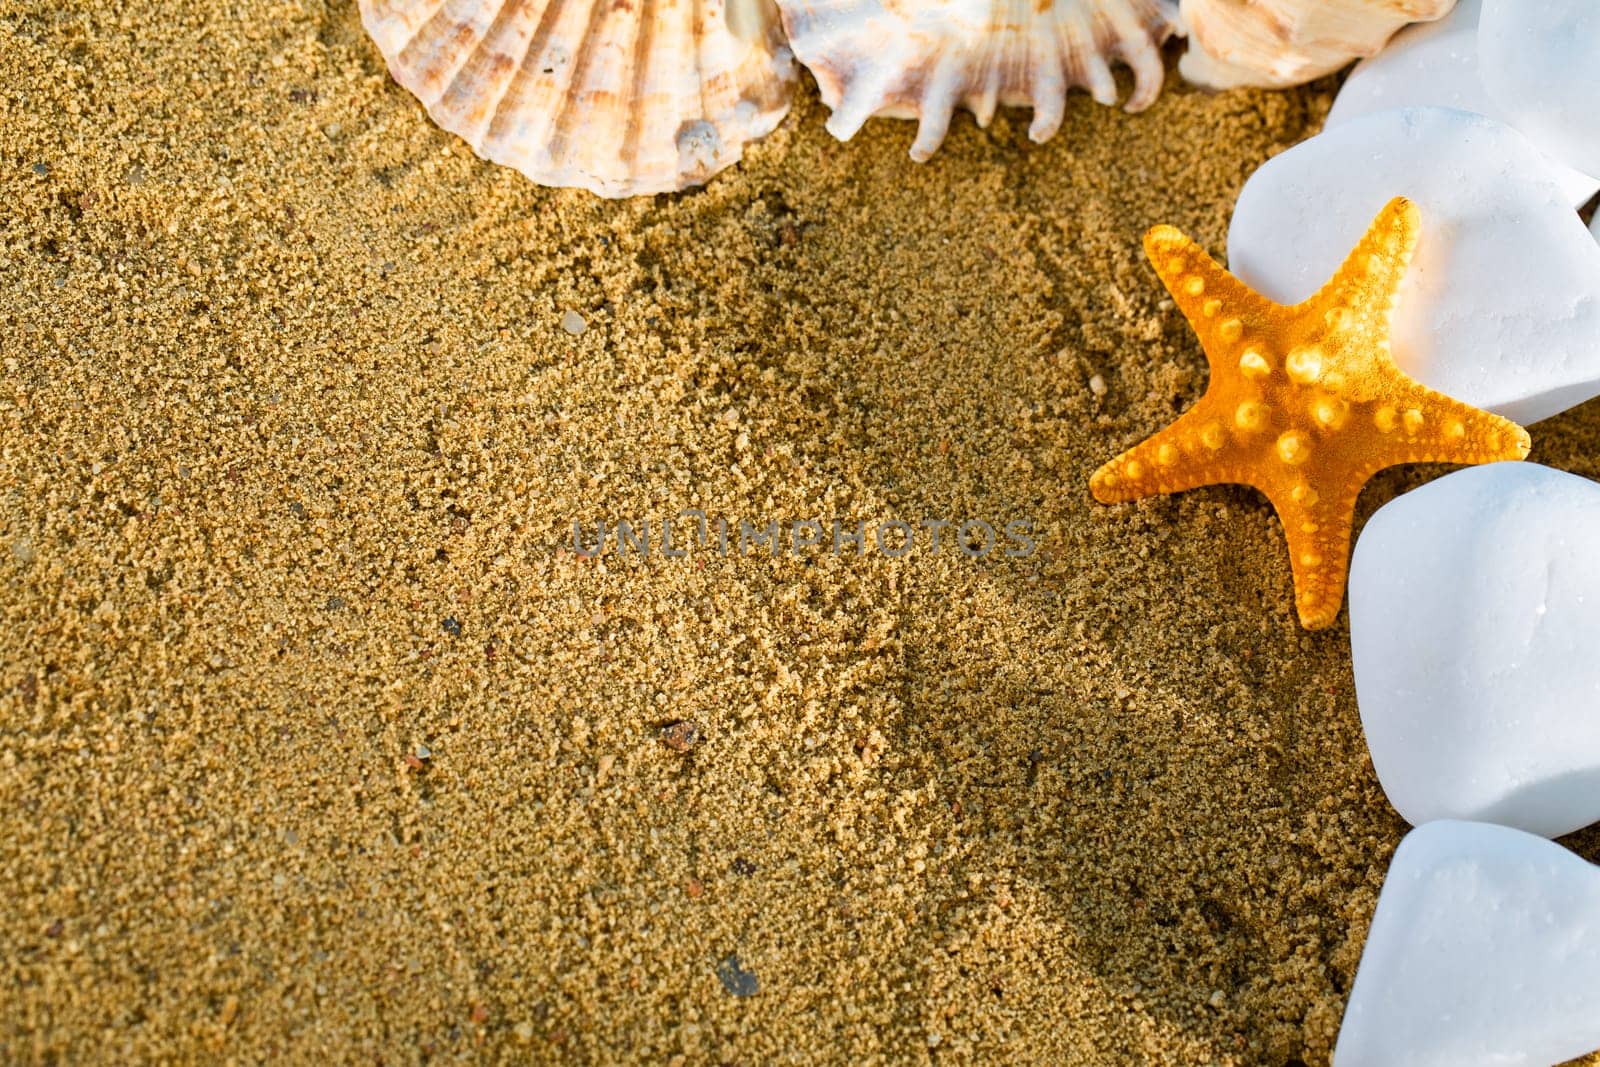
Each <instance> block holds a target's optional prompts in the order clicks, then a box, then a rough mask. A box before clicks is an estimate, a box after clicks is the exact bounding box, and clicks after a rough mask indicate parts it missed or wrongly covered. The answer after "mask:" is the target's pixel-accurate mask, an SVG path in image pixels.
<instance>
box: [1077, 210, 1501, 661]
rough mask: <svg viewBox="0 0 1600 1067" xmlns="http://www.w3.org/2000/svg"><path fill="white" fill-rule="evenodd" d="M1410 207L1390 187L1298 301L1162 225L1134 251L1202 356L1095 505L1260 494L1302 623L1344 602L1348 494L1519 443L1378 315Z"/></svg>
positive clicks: (1394, 276)
mask: <svg viewBox="0 0 1600 1067" xmlns="http://www.w3.org/2000/svg"><path fill="white" fill-rule="evenodd" d="M1418 229H1419V220H1418V213H1417V208H1416V205H1414V204H1412V203H1411V201H1409V200H1406V199H1404V198H1396V199H1394V200H1391V201H1390V202H1389V204H1388V206H1386V207H1385V208H1384V209H1383V211H1382V212H1381V213H1380V214H1379V215H1378V217H1377V219H1375V220H1374V221H1373V223H1372V226H1371V228H1370V229H1369V230H1368V231H1367V233H1366V236H1365V237H1363V238H1362V239H1361V243H1360V244H1358V245H1357V246H1356V248H1355V251H1353V252H1351V253H1350V257H1349V258H1348V259H1346V260H1345V262H1344V265H1343V266H1341V267H1340V268H1339V270H1338V273H1336V274H1334V276H1333V278H1332V279H1330V280H1329V281H1328V283H1327V284H1326V285H1324V286H1323V287H1322V289H1321V290H1319V291H1318V292H1317V294H1316V295H1315V296H1313V297H1311V299H1309V300H1307V301H1305V302H1304V303H1301V304H1295V305H1294V306H1292V307H1286V306H1284V305H1282V304H1276V303H1274V302H1272V301H1271V300H1268V299H1267V298H1266V297H1264V296H1262V295H1261V294H1259V293H1257V292H1255V291H1254V290H1252V289H1250V288H1249V287H1248V286H1247V285H1245V284H1244V283H1243V282H1241V281H1240V280H1239V279H1237V278H1235V277H1234V276H1233V275H1232V274H1229V273H1228V272H1227V271H1226V270H1224V269H1223V268H1222V267H1221V266H1219V265H1218V264H1217V262H1216V261H1215V260H1213V259H1212V258H1211V257H1210V256H1208V255H1207V254H1206V253H1205V251H1204V250H1203V249H1202V248H1200V246H1199V245H1197V244H1195V243H1194V242H1193V241H1191V240H1190V239H1189V238H1187V237H1185V236H1184V235H1183V234H1182V233H1179V232H1178V231H1177V230H1175V229H1173V228H1172V227H1171V226H1157V227H1155V228H1154V229H1152V230H1151V231H1150V232H1149V233H1148V234H1146V235H1145V239H1144V247H1145V252H1146V254H1147V255H1149V257H1150V261H1151V262H1152V263H1153V264H1154V265H1155V268H1156V273H1157V274H1159V275H1160V276H1161V280H1162V282H1163V283H1165V285H1166V287H1167V289H1168V290H1169V291H1170V292H1171V293H1172V298H1173V300H1174V301H1176V302H1177V306H1178V308H1179V309H1180V310H1181V311H1182V312H1183V314H1184V316H1185V317H1186V318H1187V319H1188V320H1189V322H1190V323H1191V324H1192V325H1193V326H1194V330H1195V333H1197V334H1198V335H1199V337H1200V344H1201V346H1202V347H1203V348H1204V349H1205V353H1206V360H1207V362H1209V363H1210V365H1211V382H1210V384H1209V385H1208V386H1207V388H1206V392H1205V395H1204V396H1202V397H1201V398H1200V402H1199V403H1197V404H1196V405H1195V406H1194V407H1193V408H1191V409H1190V410H1189V411H1187V412H1185V413H1184V414H1183V415H1182V416H1181V417H1180V418H1179V419H1178V421H1177V422H1175V423H1173V424H1172V425H1171V426H1169V427H1167V428H1166V429H1165V430H1162V431H1161V432H1160V433H1158V434H1156V435H1155V436H1154V437H1151V438H1150V439H1149V440H1147V441H1145V442H1144V443H1142V444H1140V445H1138V446H1136V447H1135V448H1132V449H1130V450H1129V451H1127V452H1124V453H1123V454H1122V455H1120V456H1118V457H1117V458H1116V459H1114V460H1112V461H1111V462H1110V463H1107V464H1106V465H1105V466H1103V467H1101V468H1100V469H1099V470H1098V471H1096V472H1095V474H1094V476H1093V477H1092V478H1090V480H1089V486H1090V489H1091V490H1092V491H1093V492H1094V495H1095V498H1096V499H1097V500H1099V501H1101V502H1102V503H1105V504H1114V503H1120V502H1122V501H1127V500H1137V499H1139V498H1140V497H1145V496H1151V495H1154V494H1157V493H1177V492H1181V491H1183V490H1185V489H1193V488H1196V487H1198V486H1202V485H1217V484H1219V483H1224V482H1229V483H1237V484H1243V485H1250V486H1254V487H1255V488H1257V489H1259V490H1261V491H1262V492H1263V493H1265V494H1266V495H1267V499H1268V500H1270V501H1271V502H1272V506H1273V508H1274V509H1276V510H1277V513H1278V518H1279V519H1280V520H1281V521H1282V522H1283V530H1284V534H1285V536H1286V537H1287V538H1288V542H1289V554H1290V565H1291V567H1292V569H1293V571H1294V584H1295V606H1296V608H1297V609H1298V611H1299V615H1300V622H1301V624H1302V625H1303V626H1305V627H1306V628H1307V629H1310V630H1315V629H1320V628H1322V627H1324V626H1327V625H1329V624H1330V623H1332V622H1333V620H1334V619H1335V618H1336V617H1337V616H1338V614H1339V605H1340V604H1341V603H1342V602H1343V600H1344V586H1345V579H1346V576H1347V574H1348V572H1349V566H1350V527H1351V524H1352V522H1353V521H1354V519H1355V504H1356V497H1357V496H1358V495H1359V494H1360V492H1361V487H1362V486H1363V485H1364V484H1366V482H1367V480H1368V479H1369V478H1371V477H1372V475H1374V474H1375V473H1377V472H1378V471H1380V470H1382V469H1383V468H1385V467H1390V466H1394V465H1395V464H1399V463H1490V462H1494V461H1497V460H1507V459H1522V458H1523V457H1524V456H1526V455H1527V454H1528V447H1529V440H1528V434H1527V431H1525V430H1523V429H1522V427H1520V426H1518V425H1517V424H1516V423H1514V422H1511V421H1510V420H1508V419H1502V418H1500V417H1499V416H1497V415H1491V414H1489V413H1488V412H1486V411H1480V410H1478V409H1477V408H1474V407H1471V406H1469V405H1467V404H1463V403H1461V402H1460V401H1457V400H1452V399H1451V398H1450V397H1447V396H1444V395H1443V394H1441V393H1436V392H1434V391H1433V390H1431V389H1429V388H1427V387H1426V386H1424V385H1422V384H1420V383H1418V382H1416V381H1413V380H1412V379H1410V378H1408V377H1406V375H1405V374H1404V373H1402V372H1401V371H1400V369H1399V368H1398V367H1396V366H1395V364H1394V361H1393V360H1392V359H1391V358H1390V354H1389V320H1390V317H1391V316H1392V314H1393V311H1394V307H1395V303H1396V301H1397V299H1398V295H1399V290H1400V282H1401V279H1402V278H1404V276H1405V271H1406V266H1407V264H1408V263H1409V262H1410V260H1411V253H1412V250H1413V248H1415V246H1416V241H1417V232H1418Z"/></svg>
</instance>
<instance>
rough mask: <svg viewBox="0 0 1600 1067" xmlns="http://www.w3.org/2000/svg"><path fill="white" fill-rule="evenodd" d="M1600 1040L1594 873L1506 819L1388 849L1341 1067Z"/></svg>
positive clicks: (1501, 1058)
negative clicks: (1388, 861)
mask: <svg viewBox="0 0 1600 1067" xmlns="http://www.w3.org/2000/svg"><path fill="white" fill-rule="evenodd" d="M1596 1048H1600V868H1596V867H1593V866H1591V865H1589V864H1588V863H1586V862H1584V861H1583V860H1582V859H1580V858H1579V857H1577V856H1575V855H1573V854H1572V853H1571V852H1568V851H1567V850H1566V849H1564V848H1562V847H1561V846H1560V845H1556V844H1553V843H1551V842H1549V841H1546V840H1544V839H1543V838H1539V837H1534V836H1532V835H1530V834H1525V833H1522V832H1520V831H1517V830H1511V829H1507V828H1505V827H1503V826H1491V825H1487V824H1483V823H1469V822H1455V821H1444V822H1432V823H1428V824H1427V825H1426V826H1421V827H1418V828H1417V829H1415V830H1413V831H1412V832H1411V833H1410V834H1409V835H1408V836H1407V837H1406V839H1405V840H1404V841H1402V842H1401V843H1400V847H1399V849H1397V850H1396V852H1395V854H1394V860H1393V862H1392V863H1391V864H1390V865H1389V875H1388V878H1387V879H1386V880H1385V881H1384V884H1383V891H1382V893H1380V894H1379V896H1378V908H1377V911H1376V913H1375V914H1374V915H1373V918H1372V928H1371V930H1370V932H1369V933H1368V935H1367V944H1366V948H1365V950H1364V951H1363V952H1362V954H1361V965H1360V968H1359V969H1358V970H1357V972H1356V980H1355V984H1354V986H1353V987H1352V988H1351V990H1350V1002H1349V1005H1348V1006H1347V1007H1346V1008H1345V1013H1344V1024H1343V1026H1342V1027H1341V1029H1340V1031H1339V1042H1338V1045H1337V1046H1336V1048H1335V1050H1334V1054H1333V1062H1334V1067H1378V1065H1382V1067H1393V1065H1396V1064H1405V1065H1407V1067H1433V1065H1438V1067H1467V1065H1478V1064H1495V1065H1498V1067H1511V1065H1519V1064H1530V1065H1531V1064H1554V1063H1560V1062H1562V1061H1565V1060H1568V1059H1572V1058H1573V1057H1576V1056H1580V1055H1582V1054H1584V1053H1586V1052H1589V1051H1592V1050H1594V1049H1596Z"/></svg>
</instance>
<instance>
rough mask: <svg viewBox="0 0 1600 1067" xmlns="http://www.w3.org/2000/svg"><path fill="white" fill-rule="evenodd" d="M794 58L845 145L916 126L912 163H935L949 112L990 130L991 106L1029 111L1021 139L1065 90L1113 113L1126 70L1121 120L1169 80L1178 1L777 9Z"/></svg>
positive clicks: (1044, 135) (997, 1)
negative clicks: (1120, 67) (890, 125)
mask: <svg viewBox="0 0 1600 1067" xmlns="http://www.w3.org/2000/svg"><path fill="white" fill-rule="evenodd" d="M778 9H779V11H780V12H782V15H783V24H784V28H785V29H786V30H787V31H788V33H789V44H790V47H792V48H793V49H794V53H795V57H796V58H797V59H799V60H800V62H801V63H803V64H805V66H806V67H807V68H808V69H809V70H810V71H811V73H812V74H813V75H814V76H815V77H816V79H817V88H818V89H820V90H821V91H822V100H823V102H824V103H826V104H827V105H828V107H830V108H832V109H833V115H832V116H831V117H830V118H829V119H828V132H830V133H832V134H833V135H834V136H835V137H837V138H839V139H840V140H842V141H847V140H849V139H850V138H851V137H852V136H854V134H855V132H856V131H857V130H859V129H860V128H861V125H862V124H863V123H864V122H866V120H867V119H869V118H871V117H872V116H873V115H889V116H893V117H896V118H915V119H916V120H917V137H916V141H915V142H914V143H913V144H912V146H911V158H912V159H915V160H918V161H919V162H920V161H922V160H925V159H927V158H928V157H929V156H931V155H932V154H933V152H934V150H935V149H937V148H938V147H939V144H940V142H942V141H943V140H944V135H945V131H946V130H947V129H948V128H949V126H950V116H951V113H952V112H953V111H954V110H955V108H956V107H958V106H959V107H964V108H966V109H967V110H969V111H971V112H973V113H974V114H975V115H977V117H978V125H980V126H987V125H988V124H989V120H990V118H992V117H993V116H994V110H995V106H996V105H997V104H1006V105H1014V106H1029V107H1032V108H1033V123H1032V125H1031V126H1029V128H1028V136H1029V137H1031V138H1032V139H1033V140H1035V141H1046V140H1049V138H1050V137H1051V136H1053V135H1054V134H1055V132H1056V130H1057V129H1058V128H1059V127H1060V125H1061V118H1062V115H1063V113H1064V112H1065V109H1066V97H1067V90H1068V89H1070V88H1072V87H1074V86H1079V87H1082V88H1086V89H1088V90H1089V93H1090V94H1091V95H1092V96H1093V97H1094V98H1095V99H1096V100H1098V101H1100V102H1101V103H1102V104H1114V103H1116V101H1117V84H1116V79H1115V78H1114V77H1113V76H1112V74H1111V66H1110V64H1111V63H1112V62H1117V61H1119V62H1122V63H1124V64H1126V65H1127V66H1128V67H1130V68H1132V70H1133V76H1134V88H1133V93H1132V94H1131V95H1130V96H1129V97H1128V101H1127V105H1126V106H1127V108H1128V110H1129V111H1138V110H1140V109H1141V108H1145V107H1148V106H1149V105H1150V104H1151V103H1152V102H1153V101H1154V100H1155V98H1156V97H1157V96H1158V95H1159V94H1160V92H1161V82H1162V79H1163V77H1164V76H1165V74H1166V69H1165V65H1164V64H1163V62H1162V59H1161V43H1162V42H1163V41H1165V40H1166V39H1167V38H1168V37H1169V36H1171V35H1173V34H1174V33H1178V32H1180V24H1179V22H1178V5H1177V2H1176V0H778Z"/></svg>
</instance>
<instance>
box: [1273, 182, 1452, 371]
mask: <svg viewBox="0 0 1600 1067" xmlns="http://www.w3.org/2000/svg"><path fill="white" fill-rule="evenodd" d="M1421 230H1422V217H1421V213H1420V212H1418V210H1417V205H1416V204H1414V203H1412V202H1411V201H1410V200H1407V199H1406V198H1405V197H1403V196H1397V197H1395V198H1394V199H1393V200H1391V201H1389V202H1388V203H1387V204H1385V205H1384V207H1383V210H1382V211H1380V212H1378V215H1377V217H1376V218H1375V219H1373V220H1372V225H1370V226H1368V227H1367V232H1366V233H1365V234H1364V235H1363V236H1362V238H1361V242H1360V243H1359V244H1357V245H1356V247H1355V248H1354V249H1353V250H1351V252H1350V254H1349V255H1348V256H1346V257H1345V260H1344V263H1343V264H1342V265H1341V266H1340V267H1339V269H1338V270H1337V271H1336V272H1335V273H1334V275H1333V277H1332V278H1329V279H1328V281H1327V282H1326V283H1325V284H1324V285H1323V286H1322V288H1321V289H1319V290H1318V291H1317V293H1316V295H1315V296H1313V297H1312V298H1311V299H1309V300H1307V301H1305V303H1303V304H1301V305H1300V308H1302V309H1306V308H1315V309H1317V310H1319V311H1321V312H1322V313H1323V314H1324V315H1327V316H1331V317H1330V318H1329V320H1328V325H1329V326H1330V327H1338V326H1341V325H1342V326H1344V327H1346V328H1347V329H1349V330H1351V331H1352V332H1367V331H1372V334H1373V335H1374V336H1378V337H1381V338H1383V340H1382V341H1381V342H1380V343H1379V348H1380V350H1381V352H1382V354H1383V355H1384V356H1385V357H1387V356H1388V353H1389V344H1388V340H1387V338H1388V336H1389V323H1390V320H1391V319H1393V317H1394V309H1395V306H1396V305H1397V304H1398V303H1399V299H1400V284H1401V282H1402V281H1404V280H1405V275H1406V268H1407V267H1408V266H1410V264H1411V256H1412V253H1414V252H1415V251H1416V247H1417V237H1418V235H1419V234H1420V232H1421Z"/></svg>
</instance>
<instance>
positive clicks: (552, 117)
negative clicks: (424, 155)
mask: <svg viewBox="0 0 1600 1067" xmlns="http://www.w3.org/2000/svg"><path fill="white" fill-rule="evenodd" d="M358 5H359V7H360V9H361V17H362V22H363V24H364V25H365V26H366V27H367V30H368V32H369V34H371V36H372V39H373V41H374V42H375V43H376V44H377V46H378V50H379V51H380V52H381V53H382V54H383V57H384V60H385V62H386V63H387V64H388V66H389V70H390V72H391V73H392V74H393V75H394V78H395V80H396V81H398V82H399V83H400V84H401V85H403V86H405V87H406V88H407V89H409V90H410V91H411V92H412V93H413V94H414V95H416V96H417V97H418V99H420V100H421V102H422V103H423V105H424V106H425V107H426V108H427V110H428V113H429V115H430V116H432V117H433V119H434V121H436V122H437V123H438V124H439V125H440V126H442V127H443V128H445V129H446V130H448V131H450V132H451V133H455V134H457V135H459V136H461V137H462V138H463V139H464V140H465V141H467V143H468V144H469V145H471V146H472V148H473V150H474V151H475V152H477V153H478V155H480V156H482V157H483V158H485V159H489V160H492V161H494V162H497V163H504V164H507V165H510V166H513V167H516V168H517V169H518V170H520V171H522V172H523V173H524V174H525V175H527V176H528V177H529V178H532V179H533V180H534V181H536V182H540V183H543V184H547V185H566V186H580V187H583V188H587V189H589V190H591V191H592V192H595V193H597V194H599V195H601V196H629V195H637V194H649V193H661V192H671V191H673V190H676V189H682V188H684V187H686V186H687V185H690V184H697V183H699V182H701V181H704V180H705V179H706V178H708V177H709V176H710V175H712V174H713V173H715V172H716V171H718V170H721V169H723V168H724V167H726V166H728V165H729V164H731V163H733V162H735V161H737V160H738V159H739V157H740V155H741V154H742V149H743V146H744V145H745V144H746V143H747V142H749V141H751V140H753V139H755V138H757V137H760V136H763V135H765V134H767V133H769V132H771V131H772V129H773V128H775V127H776V126H777V124H778V123H779V121H781V120H782V118H783V116H784V115H785V114H786V113H787V112H788V109H789V101H790V98H791V96H792V94H793V90H794V85H795V82H796V76H795V70H794V64H793V57H792V55H791V53H790V51H789V49H788V48H787V47H786V45H785V44H784V42H783V39H782V36H781V33H780V32H779V31H778V30H777V18H776V16H775V11H774V8H773V7H772V3H771V0H739V2H738V5H737V7H736V9H735V10H733V11H732V12H731V13H730V11H729V10H728V8H727V7H726V5H725V4H724V3H723V2H722V0H668V2H663V0H444V2H442V3H441V2H440V0H358ZM730 14H731V15H732V16H734V17H735V18H736V21H737V25H736V26H734V25H731V24H730V23H729V16H730Z"/></svg>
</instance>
